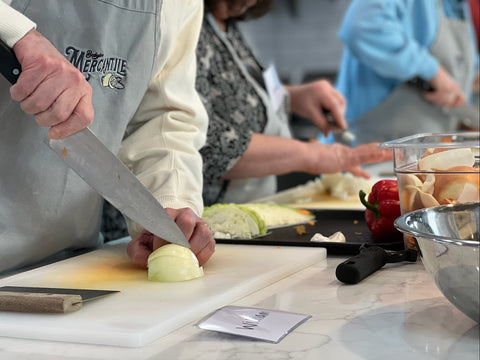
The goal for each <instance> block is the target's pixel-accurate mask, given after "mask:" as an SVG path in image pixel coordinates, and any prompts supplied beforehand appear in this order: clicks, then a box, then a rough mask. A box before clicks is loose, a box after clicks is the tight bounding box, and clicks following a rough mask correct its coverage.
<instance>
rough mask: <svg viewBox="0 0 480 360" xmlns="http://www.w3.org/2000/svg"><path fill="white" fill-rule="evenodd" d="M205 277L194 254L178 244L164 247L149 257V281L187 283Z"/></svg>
mask: <svg viewBox="0 0 480 360" xmlns="http://www.w3.org/2000/svg"><path fill="white" fill-rule="evenodd" d="M201 276H203V268H201V267H200V266H199V265H198V260H197V258H196V256H195V255H194V254H193V252H192V251H191V250H190V249H188V248H186V247H183V246H180V245H176V244H167V245H164V246H162V247H160V248H158V249H157V250H155V251H154V252H153V253H151V254H150V256H149V257H148V280H150V281H160V282H178V281H187V280H191V279H195V278H198V277H201Z"/></svg>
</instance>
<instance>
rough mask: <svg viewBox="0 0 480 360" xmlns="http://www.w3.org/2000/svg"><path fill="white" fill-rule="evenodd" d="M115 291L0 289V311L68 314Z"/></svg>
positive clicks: (12, 287)
mask: <svg viewBox="0 0 480 360" xmlns="http://www.w3.org/2000/svg"><path fill="white" fill-rule="evenodd" d="M117 292H119V291H117V290H95V289H67V288H43V287H30V286H2V287H0V311H15V312H37V313H69V312H73V311H76V310H78V309H80V308H81V307H82V304H83V303H84V302H86V301H90V300H94V299H97V298H99V297H103V296H106V295H109V294H113V293H117Z"/></svg>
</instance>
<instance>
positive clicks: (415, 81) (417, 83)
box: [407, 76, 435, 92]
mask: <svg viewBox="0 0 480 360" xmlns="http://www.w3.org/2000/svg"><path fill="white" fill-rule="evenodd" d="M407 84H408V85H410V86H412V87H414V88H417V89H419V90H422V91H426V92H432V91H435V89H434V88H433V87H432V85H430V83H429V82H428V81H425V80H423V79H422V78H419V77H418V76H417V77H414V78H412V79H410V80H408V81H407Z"/></svg>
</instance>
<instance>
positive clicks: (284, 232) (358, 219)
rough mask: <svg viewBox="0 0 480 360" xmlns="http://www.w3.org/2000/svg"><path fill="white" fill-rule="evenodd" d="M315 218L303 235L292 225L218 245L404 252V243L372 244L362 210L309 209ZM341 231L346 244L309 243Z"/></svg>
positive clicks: (340, 252)
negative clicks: (316, 235) (374, 248)
mask: <svg viewBox="0 0 480 360" xmlns="http://www.w3.org/2000/svg"><path fill="white" fill-rule="evenodd" d="M310 211H311V212H312V213H313V214H314V215H315V218H316V221H315V223H313V224H312V225H310V224H305V225H304V226H305V231H306V234H303V235H300V234H299V233H298V232H297V230H296V228H295V226H288V227H283V228H277V229H271V230H269V232H268V234H267V235H265V236H261V237H259V238H256V239H216V242H217V243H219V244H241V245H275V246H310V247H324V248H326V249H327V253H328V254H329V255H355V254H358V252H359V249H360V246H362V244H365V246H367V247H368V246H374V245H375V246H381V247H382V248H384V249H387V250H395V251H397V250H403V249H404V244H403V241H400V242H399V241H396V242H390V241H389V240H388V239H382V240H380V241H375V240H374V239H373V238H372V236H371V232H370V230H369V229H368V227H367V224H366V222H365V217H364V214H365V211H364V210H331V209H325V210H310ZM337 231H341V232H342V233H343V234H344V235H345V238H346V242H343V243H340V242H338V243H337V242H314V241H310V239H311V238H312V236H313V235H315V233H320V234H322V235H324V236H327V237H328V236H330V235H332V234H333V233H335V232H337Z"/></svg>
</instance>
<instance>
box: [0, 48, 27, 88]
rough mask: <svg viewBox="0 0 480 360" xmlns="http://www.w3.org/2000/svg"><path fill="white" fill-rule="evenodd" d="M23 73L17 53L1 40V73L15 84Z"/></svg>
mask: <svg viewBox="0 0 480 360" xmlns="http://www.w3.org/2000/svg"><path fill="white" fill-rule="evenodd" d="M21 72H22V67H21V66H20V63H19V62H18V60H17V57H16V56H15V53H14V52H13V50H12V49H10V48H9V47H8V46H7V44H5V43H4V42H3V41H2V40H0V73H1V74H2V75H3V76H4V77H5V78H6V79H7V80H8V81H9V82H10V83H11V84H15V83H16V82H17V80H18V77H19V76H20V73H21Z"/></svg>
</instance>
